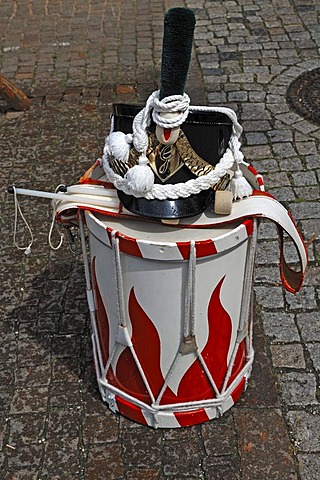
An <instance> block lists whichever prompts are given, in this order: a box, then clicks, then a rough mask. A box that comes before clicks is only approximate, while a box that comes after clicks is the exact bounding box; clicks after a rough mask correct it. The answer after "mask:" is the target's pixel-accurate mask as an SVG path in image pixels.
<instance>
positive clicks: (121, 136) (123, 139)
mask: <svg viewBox="0 0 320 480" xmlns="http://www.w3.org/2000/svg"><path fill="white" fill-rule="evenodd" d="M106 143H107V145H108V147H109V152H110V153H111V155H113V156H114V157H115V158H116V159H117V160H120V161H121V162H124V163H125V162H127V161H128V159H129V152H130V148H131V143H132V135H131V134H130V133H128V134H127V135H126V134H125V133H123V132H112V133H110V135H109V136H108V138H107V142H106Z"/></svg>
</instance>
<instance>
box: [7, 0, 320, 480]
mask: <svg viewBox="0 0 320 480" xmlns="http://www.w3.org/2000/svg"><path fill="white" fill-rule="evenodd" d="M177 5H181V6H188V7H190V8H194V9H195V13H196V16H197V30H196V36H195V42H194V43H195V51H194V54H193V58H192V65H191V71H190V76H189V82H188V84H187V92H188V93H189V94H190V96H191V100H192V103H193V104H210V105H219V106H221V105H223V106H229V107H231V108H234V109H235V110H236V111H237V114H238V116H239V119H240V122H241V124H242V126H243V128H244V131H243V135H242V143H243V145H244V147H243V152H244V154H245V157H246V160H247V161H249V162H250V163H252V164H253V166H254V167H255V168H256V169H257V170H258V171H259V172H260V173H263V174H264V178H265V184H266V186H267V190H268V191H270V192H271V193H273V194H274V195H276V197H277V198H278V199H279V200H280V201H283V202H285V204H286V206H287V207H289V208H290V210H291V212H292V214H293V216H294V218H295V219H296V220H297V222H298V224H299V226H300V227H301V229H302V233H303V234H304V236H305V237H306V238H307V239H313V241H311V243H310V245H309V254H310V255H309V256H310V266H309V271H308V274H307V277H306V281H305V286H304V287H303V289H302V291H301V292H300V293H299V294H298V295H296V296H292V295H291V294H287V293H284V291H283V288H282V287H281V280H280V277H279V270H278V258H279V257H278V252H279V250H278V245H277V244H276V242H275V240H276V238H277V233H276V230H275V229H274V228H273V226H271V225H270V224H264V223H262V224H261V226H260V241H259V242H260V243H259V251H258V255H257V261H256V274H255V289H254V290H255V305H254V307H255V309H254V310H255V313H254V316H255V332H254V347H255V352H256V355H255V361H254V365H253V372H252V376H251V378H250V380H249V384H248V389H247V391H246V392H245V394H244V395H243V396H242V397H241V399H240V401H239V402H238V403H237V405H236V406H235V407H234V408H232V409H231V410H230V412H229V413H228V414H226V415H225V416H223V417H222V418H221V419H217V420H215V421H212V422H209V423H206V424H203V425H199V426H195V427H191V428H187V429H177V430H166V431H153V430H150V429H147V428H145V427H141V426H138V425H136V424H134V423H133V422H131V421H129V420H127V419H125V418H122V417H119V416H116V415H114V414H113V413H112V412H110V411H109V410H108V409H107V407H106V405H105V404H104V403H103V402H102V401H101V399H100V395H99V392H98V391H97V388H96V380H95V373H94V369H93V359H92V348H91V344H90V332H89V330H90V329H89V317H88V313H87V312H88V309H87V304H86V296H85V285H84V274H83V268H82V265H81V259H80V258H76V259H75V258H74V257H73V256H72V255H71V253H70V252H69V250H68V248H67V247H66V246H64V247H62V249H61V250H60V251H59V252H54V253H52V252H50V250H49V247H48V245H47V231H48V226H49V223H50V216H51V212H50V208H49V206H48V205H47V203H45V202H44V201H36V200H26V199H22V200H21V205H22V208H23V211H24V212H25V214H26V216H27V218H28V220H29V221H30V222H31V225H32V229H33V231H34V233H35V237H36V238H35V240H36V241H35V245H34V247H33V252H32V254H31V256H29V257H27V256H23V255H21V252H20V251H16V250H15V249H14V247H13V246H12V219H13V201H12V198H11V197H9V196H8V195H7V194H6V193H5V192H6V187H7V185H9V184H10V183H12V182H15V184H17V185H21V186H24V187H26V188H28V187H30V188H39V189H43V190H54V189H55V187H56V185H58V184H59V183H61V182H63V183H74V182H75V181H77V179H78V178H79V176H80V175H81V174H82V173H83V172H84V171H85V170H86V169H87V168H88V167H89V166H91V165H92V163H93V162H94V160H95V159H96V158H97V157H98V156H99V155H100V154H101V148H102V146H103V143H104V139H105V136H106V134H107V132H108V129H109V114H110V111H111V104H112V102H126V103H127V102H135V103H143V102H144V101H145V100H146V98H147V97H148V95H149V94H150V93H151V92H152V91H153V90H154V89H155V88H157V86H158V81H159V65H160V55H161V39H162V29H163V14H164V11H165V10H166V9H167V8H169V7H170V6H177ZM319 14H320V11H319V7H318V3H317V1H316V0H307V1H302V0H301V1H300V0H271V1H269V2H263V1H259V0H232V1H226V2H209V1H202V0H197V1H195V0H190V1H189V0H186V1H185V2H184V1H182V0H175V1H174V0H166V2H159V1H156V0H143V1H140V2H138V1H137V0H132V1H131V2H125V1H124V0H114V1H113V2H105V1H104V0H94V1H91V0H81V1H77V2H68V1H66V0H61V1H59V2H42V1H40V0H34V1H33V2H31V3H30V2H23V1H22V0H17V1H16V2H11V1H9V0H3V1H0V29H1V33H2V34H1V36H0V49H1V56H0V64H1V73H2V74H3V75H5V76H6V77H7V78H9V79H10V80H12V81H13V82H15V83H16V85H17V86H18V87H20V88H22V89H23V90H24V92H25V93H26V94H28V95H29V96H30V97H31V100H32V107H31V110H30V111H29V112H26V113H21V112H14V111H12V110H10V108H8V105H6V104H5V102H4V101H2V100H1V99H0V144H1V151H2V165H3V168H2V173H1V177H0V184H1V187H2V188H1V192H2V193H1V194H0V201H1V210H0V212H1V213H0V222H1V233H0V237H1V240H2V246H3V248H2V251H1V253H0V262H1V267H2V268H1V271H0V279H1V285H2V291H1V294H0V298H1V304H0V309H1V313H2V322H1V339H2V340H1V342H0V355H1V366H0V465H1V467H2V471H3V475H4V480H9V479H10V480H13V479H14V480H16V479H21V480H29V479H33V480H60V479H61V480H62V479H70V478H72V479H73V480H77V479H79V480H97V479H100V478H101V479H103V480H104V479H105V478H108V479H109V478H110V480H112V479H114V480H120V479H121V480H122V479H123V480H140V479H141V480H142V479H143V480H183V479H186V478H188V479H190V480H192V479H196V480H209V479H210V480H211V479H214V480H220V479H222V478H223V479H224V480H256V479H257V478H259V479H260V480H265V479H268V480H270V479H275V480H278V479H279V478H286V479H294V480H315V479H316V480H318V478H319V476H320V465H319V453H320V452H319V445H320V439H319V413H320V412H319V391H318V388H319V370H320V330H319V324H320V322H319V320H320V318H319V301H320V289H319V279H320V273H319V258H320V252H319V231H320V207H319V185H318V184H319V179H320V172H319V141H320V128H319V125H317V124H313V123H310V122H308V121H306V120H304V119H302V118H301V117H300V116H299V115H297V114H296V113H294V112H292V111H290V109H289V106H288V105H287V103H286V98H285V95H286V91H287V88H288V86H289V85H290V83H291V82H292V81H293V80H294V79H295V78H297V77H298V76H299V75H300V74H302V73H304V72H305V71H306V70H312V69H314V68H318V67H319V61H318V57H319V45H320V32H319ZM21 229H22V225H21V224H19V231H20V230H21ZM313 234H315V236H314V237H313ZM54 238H55V241H58V237H54ZM18 240H19V242H20V244H23V242H27V241H28V237H27V235H26V233H23V234H19V236H18ZM289 258H290V260H293V258H294V255H293V252H291V251H289ZM261 328H262V330H261ZM3 339H5V341H3ZM106 472H107V474H106ZM106 475H107V477H106Z"/></svg>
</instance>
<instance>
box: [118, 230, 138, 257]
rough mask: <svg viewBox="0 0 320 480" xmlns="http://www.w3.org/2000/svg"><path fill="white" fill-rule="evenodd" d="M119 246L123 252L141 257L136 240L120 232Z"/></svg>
mask: <svg viewBox="0 0 320 480" xmlns="http://www.w3.org/2000/svg"><path fill="white" fill-rule="evenodd" d="M119 248H120V251H121V252H123V253H127V254H128V255H133V256H134V257H142V253H141V250H140V248H139V246H138V243H137V240H136V239H135V238H132V237H127V236H126V235H123V234H122V233H121V234H119Z"/></svg>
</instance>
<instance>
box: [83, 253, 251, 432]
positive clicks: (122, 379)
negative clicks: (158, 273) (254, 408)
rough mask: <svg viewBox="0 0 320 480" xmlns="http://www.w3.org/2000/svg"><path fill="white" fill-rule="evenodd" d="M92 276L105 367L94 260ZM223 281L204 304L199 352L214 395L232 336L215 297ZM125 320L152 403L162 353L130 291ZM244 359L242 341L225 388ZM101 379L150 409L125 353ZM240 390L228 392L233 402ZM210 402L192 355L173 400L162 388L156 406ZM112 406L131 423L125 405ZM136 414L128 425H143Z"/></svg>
mask: <svg viewBox="0 0 320 480" xmlns="http://www.w3.org/2000/svg"><path fill="white" fill-rule="evenodd" d="M92 272H93V273H92V276H93V288H94V293H95V304H96V319H97V328H98V332H99V339H100V342H99V343H100V345H101V353H102V358H103V362H104V364H106V362H107V360H108V356H109V323H108V317H107V313H106V310H105V307H104V303H103V300H102V297H101V294H100V292H99V288H98V284H97V279H96V273H95V259H94V260H93V265H92ZM224 278H225V277H223V278H222V279H221V280H220V282H219V283H218V284H217V286H216V287H215V289H214V291H213V293H212V295H211V298H210V301H209V304H208V311H207V314H208V331H209V335H208V339H207V343H206V345H205V346H204V348H203V350H202V352H201V355H202V358H203V361H204V362H205V364H206V367H207V369H208V370H209V372H210V374H211V376H212V378H213V380H214V381H215V384H216V386H217V388H218V390H219V391H220V390H221V388H222V386H223V382H224V378H225V375H226V373H227V367H228V366H227V356H228V352H229V347H230V339H231V334H232V323H231V318H230V316H229V314H228V312H227V311H226V310H225V309H224V307H223V305H222V304H221V301H220V292H221V288H222V285H223V282H224ZM129 316H130V320H131V323H132V343H133V346H134V350H135V352H136V355H137V358H138V360H139V362H140V364H141V366H142V369H143V372H144V375H145V377H146V379H147V381H148V384H149V387H150V390H151V392H152V395H153V396H154V398H157V397H158V395H159V393H160V391H161V389H162V387H163V385H164V381H165V380H164V377H163V374H162V371H161V367H160V356H161V348H164V347H163V345H161V341H160V337H159V334H158V331H157V329H156V327H155V326H154V324H153V322H152V321H151V319H150V318H149V317H148V315H147V314H146V312H145V311H144V310H143V308H142V307H141V305H140V304H139V302H138V300H137V298H136V295H135V292H134V288H132V289H131V291H130V295H129ZM168 334H169V332H168ZM245 353H246V352H245V341H244V340H243V341H242V342H241V344H240V346H239V348H238V352H237V355H236V359H235V362H234V366H233V369H232V372H231V376H230V379H229V381H228V385H230V384H231V382H232V381H233V379H234V378H235V377H236V376H237V374H238V373H239V372H240V370H241V369H242V368H243V366H244V365H245ZM107 379H108V381H109V382H110V383H111V384H112V385H114V386H115V387H117V388H119V389H120V390H122V391H123V392H125V393H127V394H129V395H131V396H133V397H135V398H137V399H139V400H141V401H143V402H145V403H146V404H149V405H150V404H151V403H152V399H151V397H150V395H149V393H148V390H147V388H146V386H145V383H144V380H143V378H142V375H141V373H140V371H139V369H138V367H137V365H136V362H135V359H134V357H133V355H132V352H131V349H130V348H129V347H125V348H124V350H123V352H122V353H121V354H120V356H119V359H118V362H117V366H116V370H115V373H114V372H113V370H112V368H111V367H110V368H109V370H108V372H107ZM243 388H244V380H243V381H241V383H240V385H239V386H238V387H237V388H236V389H235V391H234V392H233V395H232V397H233V400H234V401H236V400H237V399H238V398H239V396H240V395H241V393H242V391H243ZM211 398H215V392H214V390H213V388H212V386H211V384H210V381H209V379H208V377H207V375H206V373H205V371H204V369H203V367H202V365H201V362H200V360H199V358H198V357H197V355H196V352H195V354H194V361H193V363H192V365H191V366H190V367H189V369H188V370H187V371H186V373H185V374H184V376H183V377H182V379H181V381H180V383H179V387H178V391H177V394H175V393H174V392H173V391H172V390H171V389H170V388H169V387H167V388H166V389H165V391H164V394H163V396H162V398H161V401H160V403H161V405H166V404H174V403H182V402H192V401H201V400H207V399H211ZM117 400H118V402H117V403H118V406H119V410H120V411H121V413H123V414H124V415H127V416H129V417H131V418H133V417H132V413H134V412H132V408H133V407H134V405H133V404H131V403H130V402H129V403H128V402H126V401H123V399H122V400H121V399H120V397H118V396H117ZM120 400H121V401H120ZM127 403H128V405H127ZM122 407H123V408H122ZM123 409H124V410H123ZM128 409H129V411H130V414H129V411H127V410H128ZM122 410H123V411H122ZM189 413H191V412H189ZM136 414H137V415H135V417H136V416H137V418H134V419H136V420H137V421H140V422H142V423H145V420H144V417H143V416H142V414H141V411H140V409H139V408H138V409H137V412H136ZM175 415H176V418H177V420H178V421H179V423H181V424H187V423H185V422H186V421H187V422H188V421H190V419H189V420H187V419H184V416H183V414H178V413H177V414H175ZM177 415H178V417H179V418H178V417H177ZM195 415H196V416H197V418H198V417H199V418H198V420H199V421H195V419H193V423H200V422H201V421H205V420H207V415H206V413H205V411H204V410H203V409H199V410H196V411H195ZM180 417H181V418H180Z"/></svg>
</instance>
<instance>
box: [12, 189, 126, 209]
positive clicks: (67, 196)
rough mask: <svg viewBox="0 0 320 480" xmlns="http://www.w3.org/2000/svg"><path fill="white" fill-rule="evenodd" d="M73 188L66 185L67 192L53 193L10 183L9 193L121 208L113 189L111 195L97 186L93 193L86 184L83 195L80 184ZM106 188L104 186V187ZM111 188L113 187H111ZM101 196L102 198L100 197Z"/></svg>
mask: <svg viewBox="0 0 320 480" xmlns="http://www.w3.org/2000/svg"><path fill="white" fill-rule="evenodd" d="M74 187H77V189H76V188H74V189H73V190H72V187H66V192H65V193H52V192H44V191H41V190H29V189H26V188H15V187H14V186H13V185H10V186H9V187H8V193H12V194H14V193H16V194H17V195H27V196H30V197H40V198H48V199H50V200H55V201H71V202H74V203H79V204H82V203H85V204H90V203H91V204H92V206H93V207H94V206H95V205H98V206H101V207H106V208H109V209H114V210H116V211H118V210H119V203H120V202H119V199H118V197H117V196H116V195H114V192H113V191H112V194H111V195H108V193H106V191H105V189H104V190H102V189H101V190H100V189H99V192H97V190H98V189H97V188H95V189H92V193H91V192H89V190H88V186H87V185H86V189H85V191H84V192H83V195H81V194H80V193H81V191H80V190H84V189H82V188H80V187H81V186H80V185H75V186H74ZM102 188H104V187H102ZM75 190H77V191H78V192H79V194H77V193H72V192H73V191H75ZM110 190H111V189H110ZM115 192H116V191H115ZM90 197H92V200H91V201H90ZM98 197H101V198H98Z"/></svg>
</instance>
